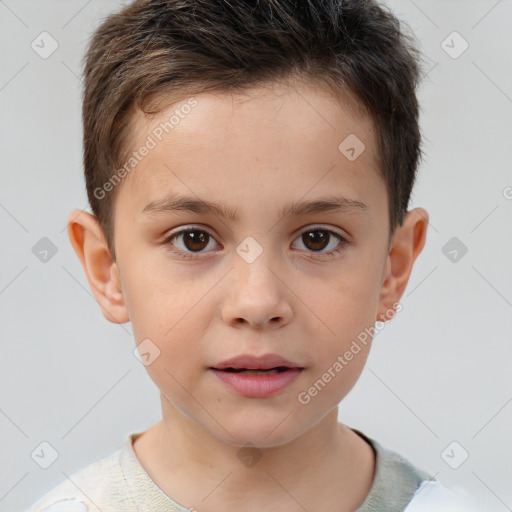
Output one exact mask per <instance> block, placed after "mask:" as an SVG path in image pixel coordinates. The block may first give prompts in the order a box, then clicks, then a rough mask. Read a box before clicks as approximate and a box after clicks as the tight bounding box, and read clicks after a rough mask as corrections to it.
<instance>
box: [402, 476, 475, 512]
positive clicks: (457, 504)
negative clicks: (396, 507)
mask: <svg viewBox="0 0 512 512" xmlns="http://www.w3.org/2000/svg"><path fill="white" fill-rule="evenodd" d="M477 510H478V509H477V505H476V502H475V500H474V498H473V497H472V496H471V495H469V494H468V493H467V491H465V490H464V489H462V488H451V489H450V488H448V487H445V486H444V485H443V484H441V483H440V482H439V481H437V480H425V481H423V482H422V483H421V485H420V486H419V487H418V489H417V490H416V492H415V494H414V496H413V497H412V500H411V501H410V502H409V504H408V505H407V507H406V508H405V509H404V512H477Z"/></svg>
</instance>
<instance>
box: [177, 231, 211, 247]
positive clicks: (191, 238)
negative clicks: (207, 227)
mask: <svg viewBox="0 0 512 512" xmlns="http://www.w3.org/2000/svg"><path fill="white" fill-rule="evenodd" d="M208 236H209V235H208V233H205V232H204V231H186V232H185V233H184V234H183V243H184V244H185V246H186V247H187V249H189V250H190V251H194V250H197V251H200V250H202V249H204V248H205V247H206V245H208V243H207V242H208V240H207V237H208ZM190 242H191V243H190ZM205 242H206V243H205ZM197 244H199V247H197Z"/></svg>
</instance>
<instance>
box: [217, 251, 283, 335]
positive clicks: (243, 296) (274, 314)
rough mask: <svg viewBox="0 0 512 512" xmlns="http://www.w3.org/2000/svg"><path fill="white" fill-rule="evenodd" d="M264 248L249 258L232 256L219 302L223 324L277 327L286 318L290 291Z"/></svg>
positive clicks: (281, 325) (280, 270)
mask: <svg viewBox="0 0 512 512" xmlns="http://www.w3.org/2000/svg"><path fill="white" fill-rule="evenodd" d="M267 252H270V251H263V252H262V253H261V254H260V255H259V257H258V258H257V259H256V260H254V261H252V262H249V261H250V260H249V261H246V260H245V259H244V258H243V257H239V255H236V256H235V258H234V268H233V270H232V271H231V272H230V273H229V276H230V277H229V281H228V282H226V287H227V288H228V290H229V292H228V293H227V294H226V295H225V297H226V299H225V301H224V302H223V305H222V317H223V320H224V322H225V323H226V324H228V325H231V326H233V327H238V326H241V325H244V324H248V325H249V326H251V327H254V328H257V329H263V328H275V329H278V328H280V327H283V326H284V325H286V324H288V323H289V322H290V319H291V317H292V314H293V310H292V304H291V303H290V298H291V297H292V296H293V293H292V292H291V290H290V288H289V287H288V286H287V283H286V281H287V279H286V276H285V275H283V274H284V272H283V270H282V269H281V268H280V267H279V266H278V265H276V263H275V261H270V258H269V257H267V254H266V253H267Z"/></svg>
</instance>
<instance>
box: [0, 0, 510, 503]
mask: <svg viewBox="0 0 512 512" xmlns="http://www.w3.org/2000/svg"><path fill="white" fill-rule="evenodd" d="M387 3H388V4H389V5H390V6H391V7H392V8H393V10H394V11H395V13H396V14H397V15H398V16H399V17H400V18H401V19H403V20H405V21H407V22H408V23H409V24H410V26H411V28H412V29H413V31H414V32H415V34H416V35H417V37H418V38H419V40H420V42H421V49H422V51H423V53H424V55H425V56H426V59H427V62H428V63H429V69H430V71H429V72H428V75H427V76H426V78H425V79H424V82H423V85H422V87H421V90H420V93H419V97H420V102H421V104H422V119H421V124H422V131H423V135H424V138H425V146H424V147H425V151H426V153H427V156H426V159H425V162H424V163H423V165H422V166H421V169H420V174H419V178H418V183H417V186H416V188H415V191H414V194H413V197H412V202H411V208H412V207H415V206H422V207H424V208H425V209H427V210H428V212H429V213H430V220H431V223H430V226H429V230H428V236H427V245H426V247H425V249H424V251H423V253H422V254H421V255H420V257H419V259H418V260H417V262H416V265H415V267H414V270H413V273H412V276H411V279H410V282H409V285H408V287H407V290H406V292H405V294H404V296H403V299H402V304H403V311H402V312H401V313H399V315H398V316H397V318H396V319H395V320H393V321H392V322H390V323H389V324H387V325H386V327H385V328H384V329H383V330H382V331H381V332H380V333H379V334H378V335H377V337H376V338H375V342H374V348H373V351H372V353H371V354H370V357H369V360H368V363H367V366H366V368H365V370H364V372H363V374H362V376H361V378H360V380H359V381H358V383H357V385H356V386H355V388H354V389H353V391H352V392H351V393H350V394H349V396H348V397H347V398H346V399H345V400H344V401H343V402H342V404H341V406H340V421H342V422H344V423H346V424H348V425H350V426H352V427H355V428H359V429H360V430H362V431H363V432H365V433H366V434H368V435H369V436H371V437H374V438H375V439H377V440H378V441H379V442H380V443H381V444H383V445H384V446H386V447H388V448H391V449H393V450H395V451H398V452H399V453H401V454H403V455H404V456H405V457H407V458H408V459H410V460H411V461H412V462H413V463H415V464H416V465H417V466H419V467H421V468H423V469H425V470H427V471H429V472H431V473H432V474H435V475H436V476H437V478H438V479H440V480H441V481H443V482H444V483H446V484H447V485H456V486H461V487H464V488H466V489H468V490H470V491H471V493H473V495H474V496H475V497H476V498H477V499H478V502H479V504H480V506H481V510H495V511H505V510H512V486H511V485H510V484H511V482H512V463H511V459H512V448H511V443H510V427H511V423H512V421H511V420H512V404H511V401H512V382H511V361H512V343H511V327H512V321H511V319H512V314H511V313H512V272H511V261H512V243H511V236H510V234H511V229H510V228H511V220H512V200H511V199H510V198H511V197H512V189H511V188H508V189H507V187H512V172H511V163H512V115H511V114H512V66H511V64H512V54H511V52H510V48H512V2H511V1H510V0H508V1H507V0H501V1H495V0H490V1H485V0H480V1H462V0H460V1H456V0H449V1H448V0H435V1H420V0H415V1H414V2H413V1H412V0H393V1H389V2H387ZM118 5H120V3H119V2H116V1H100V0H92V1H91V0H89V1H88V2H87V1H82V0H80V1H70V0H66V1H64V0H60V1H56V0H52V1H44V2H43V1H27V0H5V1H0V40H1V44H2V51H1V56H2V59H1V66H0V108H1V124H0V126H1V139H0V140H1V144H2V146H1V157H2V158H1V166H0V167H1V188H0V226H1V230H2V231H1V251H0V258H1V262H0V263H1V264H0V272H1V273H0V312H1V320H0V330H1V337H0V342H1V352H0V376H1V377H0V378H1V382H0V384H1V385H0V450H1V452H0V460H1V461H2V464H1V467H0V511H2V512H3V511H9V512H11V511H16V510H23V509H24V508H25V507H27V506H28V505H29V504H30V503H32V502H33V501H35V500H36V499H37V498H38V497H40V496H41V495H42V494H43V493H44V492H46V491H47V490H48V489H49V488H50V487H52V486H53V485H55V484H56V483H57V482H59V481H61V480H62V479H64V478H66V476H69V475H71V474H72V473H73V472H74V471H76V470H78V469H80V468H82V467H84V466H86V465H87V464H89V463H91V462H93V461H96V460H97V459H98V458H100V457H102V456H104V455H107V454H109V453H111V452H113V451H114V450H117V449H118V448H119V447H120V446H121V443H122V442H123V441H124V439H125V436H126V435H127V434H128V433H129V432H133V431H137V430H143V429H145V428H147V427H149V426H150V425H152V424H153V423H154V422H156V421H158V420H159V418H160V408H159V396H158V392H157V389H156V387H155V386H154V384H153V383H152V381H151V380H150V379H149V377H148V376H147V374H146V371H145V369H144V367H143V366H142V364H141V363H139V361H138V360H137V359H136V358H135V357H134V355H133V352H132V351H133V349H134V340H133V337H132V334H131V329H130V324H125V325H122V326H119V325H114V324H110V323H109V322H107V321H106V320H105V319H104V317H103V316H102V314H101V311H100V308H99V306H98V305H97V303H96V301H95V299H94V298H93V296H92V295H91V293H90V291H89V287H88V284H87V281H86V278H85V276H84V274H83V271H82V268H81V266H80V263H79V261H78V259H77V258H76V256H75V254H74V252H73V250H72V248H71V245H70V243H69V241H68V238H67V232H66V229H65V228H66V218H67V215H68V213H69V211H70V210H71V209H72V208H74V207H78V208H84V209H88V207H87V201H86V195H85V187H84V182H83V178H82V174H81V173H82V169H81V120H80V108H81V105H80V87H81V84H80V79H79V77H78V76H79V74H80V70H81V66H80V59H81V58H82V55H83V52H84V48H85V43H86V41H87V38H88V37H89V35H90V34H91V32H92V31H93V29H94V28H95V27H96V26H97V25H98V24H99V23H100V21H101V18H102V17H103V16H104V15H106V14H108V13H109V12H111V11H112V10H114V9H116V8H117V7H118ZM42 31H47V32H49V33H50V34H51V36H52V37H53V38H54V39H55V40H56V41H57V42H58V45H59V46H58V49H57V50H56V51H55V52H54V53H53V54H52V55H51V56H50V57H48V58H47V59H43V58H41V57H40V56H39V55H38V54H37V53H36V52H35V51H34V50H33V49H32V48H31V42H32V41H33V40H34V39H35V38H36V37H37V36H38V35H39V34H40V33H41V32H42ZM453 31H457V32H458V33H460V35H461V36H462V37H463V38H464V39H465V40H466V41H467V42H468V43H469V48H468V49H467V50H466V51H465V52H464V53H463V54H462V55H460V56H459V57H458V58H456V59H454V58H452V57H451V56H449V55H448V54H447V53H446V52H445V51H444V49H443V48H442V46H441V44H442V41H443V40H445V39H446V37H447V36H448V35H449V34H451V33H452V32H453ZM448 44H450V45H451V46H453V47H454V48H453V49H452V50H451V51H452V52H453V51H457V49H460V48H461V46H460V44H461V41H460V40H457V39H455V40H454V42H453V43H451V42H450V39H449V40H448ZM42 237H48V238H49V239H50V240H51V241H52V242H53V244H55V246H56V247H57V253H56V254H55V255H54V256H53V257H52V258H50V259H49V260H48V261H47V262H46V263H43V262H42V261H40V260H39V259H38V258H36V256H35V255H34V254H33V252H32V248H33V246H34V245H35V244H36V243H37V242H38V241H39V240H40V239H41V238H42ZM452 237H457V238H458V239H459V240H460V242H462V243H463V244H464V245H465V246H466V247H467V249H468V252H467V253H466V254H465V255H464V256H462V257H460V258H459V259H458V261H457V262H455V263H454V262H452V261H450V259H448V257H447V256H445V254H444V253H443V247H444V246H445V244H446V243H447V242H448V241H449V240H450V239H451V238H452ZM459 256H460V253H459ZM506 432H509V434H508V436H507V435H506ZM43 441H46V442H48V443H50V444H51V445H52V446H53V447H54V448H55V449H56V450H57V451H58V453H59V457H58V459H57V460H56V461H55V462H54V463H53V464H52V465H51V466H50V467H49V468H48V469H46V470H45V469H42V468H41V467H39V465H38V464H36V462H34V460H33V459H32V458H31V453H32V452H33V451H34V450H35V449H36V448H37V447H38V446H39V445H40V443H41V442H43ZM453 441H456V442H458V443H459V444H460V446H461V447H462V448H459V447H456V448H455V450H454V451H453V452H451V451H450V450H449V451H448V452H449V454H450V455H452V457H451V459H450V460H451V461H457V460H458V458H460V457H461V453H462V449H464V450H466V451H467V452H468V453H469V458H468V459H467V460H466V461H465V462H464V463H463V464H462V465H461V466H460V467H459V468H458V469H452V468H451V467H450V466H449V465H448V464H447V463H446V462H445V460H444V459H443V457H442V456H441V454H442V452H443V451H444V450H445V448H446V447H447V446H448V445H449V444H450V443H452V442H453ZM452 464H453V462H452Z"/></svg>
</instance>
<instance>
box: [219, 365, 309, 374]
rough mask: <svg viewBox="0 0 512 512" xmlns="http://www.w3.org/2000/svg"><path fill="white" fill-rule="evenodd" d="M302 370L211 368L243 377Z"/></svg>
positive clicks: (280, 367) (284, 368)
mask: <svg viewBox="0 0 512 512" xmlns="http://www.w3.org/2000/svg"><path fill="white" fill-rule="evenodd" d="M301 369H302V368H288V367H287V366H277V367H275V368H268V369H265V370H263V369H258V368H232V367H228V368H224V369H220V368H213V370H218V371H221V372H228V373H239V374H243V375H274V374H276V373H283V372H286V371H289V370H301Z"/></svg>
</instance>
